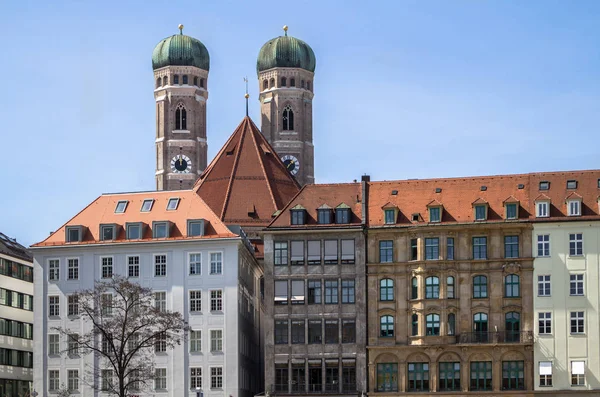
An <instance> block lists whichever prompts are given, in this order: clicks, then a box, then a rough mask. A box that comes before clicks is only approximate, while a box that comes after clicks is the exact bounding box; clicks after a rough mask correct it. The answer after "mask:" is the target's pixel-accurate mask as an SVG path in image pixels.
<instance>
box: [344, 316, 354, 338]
mask: <svg viewBox="0 0 600 397" xmlns="http://www.w3.org/2000/svg"><path fill="white" fill-rule="evenodd" d="M342 343H356V320H354V319H352V320H342Z"/></svg>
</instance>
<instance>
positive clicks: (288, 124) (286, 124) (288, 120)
mask: <svg viewBox="0 0 600 397" xmlns="http://www.w3.org/2000/svg"><path fill="white" fill-rule="evenodd" d="M282 122H283V130H284V131H294V112H293V111H292V107H291V106H290V105H287V106H286V107H285V108H284V109H283V118H282Z"/></svg>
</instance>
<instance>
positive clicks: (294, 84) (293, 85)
mask: <svg viewBox="0 0 600 397" xmlns="http://www.w3.org/2000/svg"><path fill="white" fill-rule="evenodd" d="M295 86H296V79H295V78H293V77H292V78H291V79H290V87H295Z"/></svg>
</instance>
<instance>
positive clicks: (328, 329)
mask: <svg viewBox="0 0 600 397" xmlns="http://www.w3.org/2000/svg"><path fill="white" fill-rule="evenodd" d="M339 342H340V327H339V323H338V320H325V343H329V344H331V343H339Z"/></svg>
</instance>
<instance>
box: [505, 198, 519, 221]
mask: <svg viewBox="0 0 600 397" xmlns="http://www.w3.org/2000/svg"><path fill="white" fill-rule="evenodd" d="M502 205H503V206H504V219H506V220H511V219H518V218H519V205H520V204H519V200H517V199H516V198H514V196H508V198H507V199H506V200H504V201H503V202H502Z"/></svg>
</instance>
